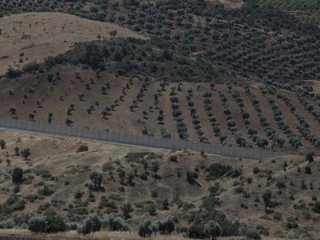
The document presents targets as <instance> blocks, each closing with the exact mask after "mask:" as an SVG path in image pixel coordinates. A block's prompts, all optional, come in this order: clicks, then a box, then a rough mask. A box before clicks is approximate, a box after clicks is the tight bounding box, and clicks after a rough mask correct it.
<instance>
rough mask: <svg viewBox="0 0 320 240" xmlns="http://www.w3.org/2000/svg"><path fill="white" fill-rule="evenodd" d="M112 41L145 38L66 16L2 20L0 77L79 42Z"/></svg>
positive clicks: (39, 15)
mask: <svg viewBox="0 0 320 240" xmlns="http://www.w3.org/2000/svg"><path fill="white" fill-rule="evenodd" d="M111 37H132V38H142V39H145V37H143V36H142V35H139V34H137V33H134V32H132V31H130V30H128V29H126V28H122V27H120V26H118V25H115V24H112V23H102V22H97V21H93V20H89V19H85V18H80V17H76V16H73V15H69V14H63V13H24V14H15V15H11V16H8V17H3V18H0V63H1V64H0V75H2V74H4V73H5V72H6V71H7V70H8V68H9V67H10V66H11V67H14V68H20V67H22V66H23V65H25V64H27V63H30V62H33V61H37V62H41V61H42V60H43V59H44V58H46V57H49V56H56V55H58V54H61V53H64V52H66V51H67V50H69V49H70V47H72V46H73V45H74V44H75V43H77V42H85V41H91V40H97V39H109V38H111Z"/></svg>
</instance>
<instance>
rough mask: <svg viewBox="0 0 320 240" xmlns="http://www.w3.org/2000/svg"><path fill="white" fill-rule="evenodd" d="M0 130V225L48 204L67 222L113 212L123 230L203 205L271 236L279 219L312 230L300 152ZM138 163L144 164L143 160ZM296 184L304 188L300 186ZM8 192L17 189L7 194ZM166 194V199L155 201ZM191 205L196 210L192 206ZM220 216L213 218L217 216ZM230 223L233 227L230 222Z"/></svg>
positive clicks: (311, 189) (308, 180)
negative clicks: (236, 151) (14, 176)
mask: <svg viewBox="0 0 320 240" xmlns="http://www.w3.org/2000/svg"><path fill="white" fill-rule="evenodd" d="M1 137H2V138H3V139H5V140H6V143H7V144H6V149H4V150H1V152H0V154H1V157H0V158H1V159H2V163H1V165H2V167H1V169H2V170H1V171H2V173H1V175H2V176H3V177H2V179H1V188H2V192H1V200H2V203H1V204H2V208H1V209H2V219H3V221H2V222H0V223H1V226H2V225H3V224H9V222H8V221H10V219H13V218H14V219H15V220H14V221H15V222H16V224H17V223H19V224H22V223H23V221H25V220H24V219H27V218H28V217H27V216H28V215H30V214H31V213H37V214H43V213H46V212H49V211H50V210H54V211H55V212H56V213H57V214H59V215H60V216H63V217H64V218H65V219H69V220H68V221H69V222H74V223H76V222H78V223H80V222H81V221H80V219H82V217H81V216H85V215H87V214H88V213H89V212H91V213H97V214H99V215H101V216H104V217H106V216H120V217H122V218H124V219H126V220H125V221H126V222H127V223H128V224H129V226H130V228H131V229H136V228H137V225H138V224H140V223H141V222H143V221H146V220H147V219H150V220H152V221H156V220H159V219H166V218H167V217H168V216H176V217H177V218H178V220H179V225H180V226H181V227H182V226H184V227H186V226H192V225H193V224H196V222H194V221H198V220H195V219H194V220H192V218H191V216H192V215H195V216H197V215H199V214H200V215H199V217H200V216H201V214H206V213H205V210H207V211H209V212H210V211H220V212H221V213H219V214H222V213H224V214H226V216H227V218H228V219H230V220H231V219H238V220H239V224H240V226H242V228H243V227H244V226H245V225H247V226H250V229H251V230H250V231H253V229H255V228H256V230H254V231H257V232H260V233H262V234H266V233H267V232H268V234H270V235H271V236H281V235H282V236H283V234H285V232H286V231H287V230H286V229H290V228H291V227H289V224H288V223H287V222H290V221H294V222H295V223H297V224H298V226H299V229H300V231H297V232H300V234H307V235H305V236H309V234H310V235H311V236H312V235H314V234H315V236H316V235H317V234H319V233H318V230H317V227H316V226H317V225H316V221H317V219H318V218H319V217H318V214H317V211H318V210H314V211H316V212H313V210H312V209H315V207H316V205H315V204H318V203H317V200H316V199H317V195H318V190H317V189H318V185H317V181H318V180H317V177H316V176H314V174H316V172H317V169H318V167H319V159H316V160H315V162H312V163H306V162H305V161H304V159H303V158H301V157H296V156H287V157H283V158H281V159H280V158H279V159H270V160H266V161H263V162H256V161H249V160H244V159H243V160H235V159H229V158H223V157H218V156H214V155H200V154H196V153H192V152H169V151H163V150H156V149H148V148H145V149H142V148H141V149H137V148H132V147H127V146H115V145H106V144H102V143H95V142H86V141H82V140H77V139H61V138H55V137H48V136H44V135H34V134H33V135H30V134H28V133H23V132H14V131H9V130H1ZM80 146H87V147H88V151H82V152H79V149H80ZM16 147H17V148H19V149H20V150H23V149H26V148H29V149H30V152H31V155H30V156H29V157H28V159H27V160H24V159H23V158H22V156H16V155H15V152H16V150H15V148H16ZM5 159H6V160H5ZM4 160H5V161H4ZM145 162H148V163H149V164H148V165H144V163H145ZM155 162H157V164H159V171H158V170H156V172H153V170H152V169H154V168H153V167H152V166H153V163H155ZM210 166H211V167H210ZM307 166H309V167H310V169H307ZM15 167H21V168H22V169H23V172H24V174H23V182H22V184H20V185H19V187H18V188H17V186H15V185H14V184H13V183H12V182H11V176H10V172H11V171H12V169H13V168H15ZM230 167H231V168H230ZM219 168H221V169H220V170H217V169H219ZM224 168H225V169H224ZM144 169H146V170H144ZM307 170H308V171H307ZM220 171H221V172H220ZM225 171H227V172H228V173H227V172H225ZM93 172H98V173H99V174H100V173H101V174H102V178H103V181H102V184H101V187H99V188H98V190H97V189H96V190H94V189H92V188H90V182H91V180H90V176H91V174H92V173H93ZM173 183H174V184H173ZM301 184H303V186H302V187H303V188H302V189H305V190H301ZM88 187H89V189H88ZM91 187H92V186H91ZM90 189H91V190H90ZM266 189H269V190H271V191H272V193H273V194H272V196H273V197H272V201H273V202H274V205H270V208H269V207H268V209H269V211H267V213H265V211H264V203H263V200H262V194H263V193H264V192H265V190H266ZM13 191H14V192H15V193H16V194H17V195H13V193H12V192H13ZM210 192H211V194H210ZM10 196H11V197H10ZM14 196H15V197H14ZM8 199H11V200H8ZM142 199H143V200H142ZM167 200H168V205H167V204H165V205H163V204H164V201H165V202H166V201H167ZM128 202H129V203H130V205H131V207H132V209H133V210H132V211H131V210H130V211H129V213H128V214H129V216H127V215H126V214H127V213H125V212H124V211H123V210H121V206H123V205H125V204H126V203H128ZM163 206H165V207H163ZM313 206H314V207H313ZM168 209H169V210H168ZM199 209H202V211H200V212H198V210H199ZM203 211H204V212H203ZM209 212H208V214H209ZM7 214H9V215H7ZM123 214H125V215H123ZM15 215H16V217H14V216H15ZM18 215H19V216H20V217H18ZM276 215H277V216H276ZM8 216H9V219H7V217H8ZM205 216H206V217H209V218H210V216H207V215H203V217H205ZM279 216H280V217H279ZM79 217H80V218H79ZM220 217H221V219H219V218H218V219H217V220H218V221H219V222H220V221H225V220H222V219H223V218H224V217H222V215H221V216H220ZM292 217H294V218H293V220H292ZM272 218H273V219H272ZM4 219H6V220H4ZM79 221H80V222H79ZM220 223H221V224H223V222H220ZM280 223H281V224H280ZM12 224H14V223H12ZM109 224H110V223H109ZM199 224H201V223H199ZM259 226H260V227H259ZM262 226H263V227H262ZM286 226H287V227H286ZM225 227H226V226H225ZM229 227H231V226H230V225H229ZM234 227H235V229H236V225H235V226H234ZM109 228H110V225H109ZM246 228H247V227H245V228H243V229H242V231H244V234H247V233H245V232H246V231H249V229H247V230H245V229H246ZM294 228H296V227H294ZM306 228H307V229H308V230H306ZM181 229H182V228H181ZM235 229H234V230H232V231H236V230H235ZM225 230H226V231H227V229H226V228H225ZM228 231H231V229H229V230H228ZM189 234H191V232H189ZM192 234H196V233H192ZM225 234H226V235H228V234H231V232H229V233H227V232H225ZM234 234H235V232H234ZM297 234H298V233H297Z"/></svg>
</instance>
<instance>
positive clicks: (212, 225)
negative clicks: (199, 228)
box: [204, 220, 222, 240]
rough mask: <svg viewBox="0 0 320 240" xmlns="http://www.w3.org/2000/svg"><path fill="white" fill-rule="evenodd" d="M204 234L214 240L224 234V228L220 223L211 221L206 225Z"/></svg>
mask: <svg viewBox="0 0 320 240" xmlns="http://www.w3.org/2000/svg"><path fill="white" fill-rule="evenodd" d="M204 232H205V234H206V235H207V237H210V238H211V239H212V240H214V239H216V237H218V236H220V235H221V234H222V228H221V226H220V224H219V223H217V222H215V221H213V220H211V221H209V222H208V223H207V224H205V225H204Z"/></svg>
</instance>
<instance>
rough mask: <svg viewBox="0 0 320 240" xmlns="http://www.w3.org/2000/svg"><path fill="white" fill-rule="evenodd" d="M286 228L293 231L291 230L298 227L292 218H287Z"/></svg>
mask: <svg viewBox="0 0 320 240" xmlns="http://www.w3.org/2000/svg"><path fill="white" fill-rule="evenodd" d="M286 227H287V228H289V229H293V228H298V227H299V225H298V223H297V222H296V220H295V219H294V218H293V217H288V218H287V223H286Z"/></svg>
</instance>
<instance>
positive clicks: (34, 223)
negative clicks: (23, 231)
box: [28, 216, 47, 233]
mask: <svg viewBox="0 0 320 240" xmlns="http://www.w3.org/2000/svg"><path fill="white" fill-rule="evenodd" d="M28 226H29V227H28V229H29V230H30V231H31V232H35V233H44V232H46V228H47V219H46V217H43V216H34V217H32V218H31V219H30V220H29V222H28Z"/></svg>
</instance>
